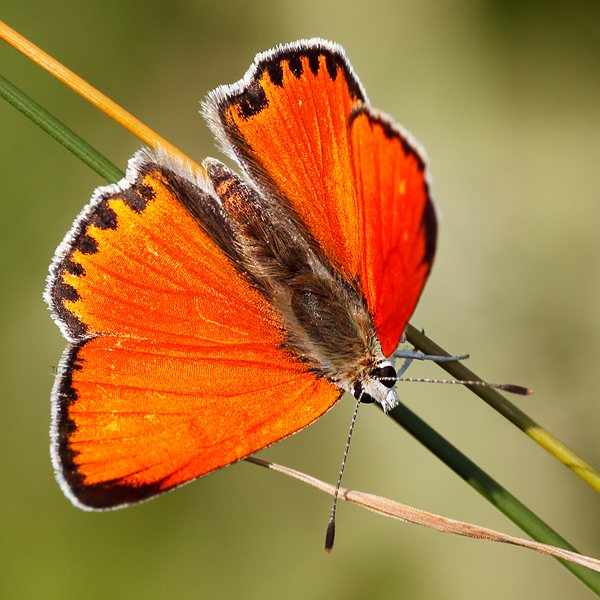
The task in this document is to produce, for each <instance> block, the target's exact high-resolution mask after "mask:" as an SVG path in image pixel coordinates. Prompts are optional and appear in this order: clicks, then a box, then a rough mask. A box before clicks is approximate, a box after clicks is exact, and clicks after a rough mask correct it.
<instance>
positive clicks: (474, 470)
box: [388, 404, 600, 596]
mask: <svg viewBox="0 0 600 600" xmlns="http://www.w3.org/2000/svg"><path fill="white" fill-rule="evenodd" d="M388 414H389V416H390V417H391V418H392V419H394V421H396V422H397V423H398V424H399V425H401V426H402V427H404V429H406V431H408V432H409V433H410V434H411V435H412V436H413V437H415V438H416V439H417V440H419V442H421V443H422V444H423V445H424V446H425V447H426V448H427V449H428V450H430V451H431V452H433V453H434V454H435V455H436V456H437V457H438V458H439V459H440V460H442V461H443V462H444V463H445V464H446V465H447V466H448V467H450V468H451V469H452V470H453V471H454V472H455V473H456V474H457V475H458V476H459V477H462V478H463V479H464V480H465V481H466V482H467V483H468V484H469V485H470V486H471V487H473V488H474V489H475V490H477V491H478V492H479V493H480V494H481V495H482V496H483V497H484V498H485V499H486V500H488V501H489V502H491V503H492V504H493V505H494V506H495V507H496V508H497V509H498V510H499V511H501V512H502V513H504V514H505V515H506V516H507V517H508V518H509V519H510V520H511V521H513V523H515V524H516V525H518V526H519V527H520V528H521V529H522V530H523V531H524V532H525V533H527V534H528V535H530V536H531V537H532V538H533V539H534V540H537V541H538V542H543V543H545V544H551V545H553V546H558V547H559V548H565V549H567V550H572V551H573V552H578V551H577V550H576V549H575V548H574V547H573V546H571V544H569V543H568V542H567V541H566V540H565V539H564V538H562V537H561V536H560V535H559V534H558V533H556V531H554V530H553V529H552V528H551V527H549V526H548V525H546V523H544V521H542V520H541V519H540V518H539V517H538V516H537V515H535V514H534V513H533V512H532V511H531V510H529V509H528V508H527V507H526V506H525V505H524V504H523V503H521V502H520V501H519V500H517V498H515V497H514V496H513V495H512V494H511V493H510V492H508V491H507V490H506V489H505V488H503V487H502V486H501V485H500V484H499V483H498V482H497V481H495V480H494V479H492V478H491V477H490V476H489V475H488V474H487V473H485V471H483V470H482V469H480V468H479V467H478V466H477V465H476V464H475V463H474V462H473V461H471V460H470V459H469V458H467V457H466V456H465V455H464V454H463V453H462V452H460V450H458V449H457V448H456V447H455V446H453V445H452V444H451V443H450V442H448V441H447V440H446V439H445V438H443V437H442V436H441V435H440V434H439V433H437V432H436V431H435V430H434V429H433V428H431V427H430V426H429V425H427V423H425V421H423V420H422V419H421V418H420V417H418V416H417V415H416V414H415V413H413V412H412V411H411V410H410V409H409V408H407V407H406V406H404V405H403V404H400V405H399V406H398V407H396V408H394V409H393V410H391V411H390V412H389V413H388ZM557 560H559V559H557ZM559 562H561V563H562V564H563V565H564V566H565V567H566V568H567V569H569V571H571V572H572V573H573V574H574V575H575V577H577V578H578V579H580V580H581V581H582V582H583V583H584V584H585V585H587V586H588V587H589V588H590V589H591V590H593V591H594V592H595V593H596V595H598V596H600V573H596V572H595V571H590V570H589V569H586V568H585V567H581V566H579V565H574V564H573V563H570V562H567V561H563V560H559Z"/></svg>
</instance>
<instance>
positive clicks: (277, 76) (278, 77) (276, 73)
mask: <svg viewBox="0 0 600 600" xmlns="http://www.w3.org/2000/svg"><path fill="white" fill-rule="evenodd" d="M267 73H269V78H270V79H271V82H272V83H273V85H276V86H277V87H283V65H282V64H281V61H279V62H276V63H273V64H271V65H269V66H268V67H267Z"/></svg>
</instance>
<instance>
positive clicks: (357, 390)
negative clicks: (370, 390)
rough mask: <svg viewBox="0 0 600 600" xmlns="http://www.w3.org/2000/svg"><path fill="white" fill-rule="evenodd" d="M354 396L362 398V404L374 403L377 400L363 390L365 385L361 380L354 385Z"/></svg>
mask: <svg viewBox="0 0 600 600" xmlns="http://www.w3.org/2000/svg"><path fill="white" fill-rule="evenodd" d="M361 394H362V396H361ZM354 397H355V398H357V399H358V398H360V401H361V403H362V404H373V402H375V398H373V396H371V395H370V394H367V393H365V392H364V391H363V386H362V383H360V382H357V383H356V384H355V385H354Z"/></svg>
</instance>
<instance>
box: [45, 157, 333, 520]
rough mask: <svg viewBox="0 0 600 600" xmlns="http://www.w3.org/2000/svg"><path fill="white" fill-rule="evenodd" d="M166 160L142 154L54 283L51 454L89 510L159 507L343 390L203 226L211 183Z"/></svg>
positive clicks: (67, 252)
mask: <svg viewBox="0 0 600 600" xmlns="http://www.w3.org/2000/svg"><path fill="white" fill-rule="evenodd" d="M160 163H161V161H160V159H159V160H158V162H157V158H156V157H154V156H149V155H144V154H142V155H138V156H137V157H136V158H135V159H134V160H133V161H132V163H131V164H130V170H129V171H128V177H127V179H126V180H124V181H123V182H121V184H119V185H118V186H115V185H113V186H108V187H107V188H101V189H100V190H98V191H97V192H96V195H95V197H94V198H93V200H92V203H91V204H90V206H88V207H87V208H86V209H85V210H84V211H83V213H82V214H81V216H80V217H79V218H78V220H77V221H76V223H75V225H74V227H73V230H72V231H71V232H70V233H69V234H68V235H67V237H66V238H65V241H64V242H63V243H62V244H61V246H60V247H59V249H58V250H57V254H56V257H55V260H54V263H53V267H52V273H51V276H50V279H49V284H48V287H47V290H46V300H47V301H48V303H49V304H50V306H51V308H52V309H53V312H54V317H55V319H56V320H57V322H58V324H59V326H60V327H61V330H62V331H63V333H64V335H65V336H66V337H67V338H68V339H69V340H70V341H71V342H72V343H71V345H70V346H69V347H68V348H67V350H66V351H65V354H64V355H63V358H62V360H61V363H60V367H59V375H58V377H57V380H56V383H55V386H54V390H53V425H52V432H53V447H52V455H53V461H54V466H55V469H56V471H57V477H58V479H59V482H60V483H61V485H62V487H63V490H64V491H65V493H66V494H67V495H68V496H69V497H70V498H71V499H72V501H73V502H74V503H75V504H77V505H78V506H80V507H82V508H91V509H104V508H115V507H118V506H122V505H125V504H130V503H133V502H138V501H141V500H145V499H147V498H149V497H151V496H153V495H155V494H158V493H160V492H163V491H166V490H168V489H171V488H173V487H174V486H177V485H180V484H182V483H185V482H187V481H189V480H190V479H193V478H195V477H198V476H200V475H203V474H204V473H207V472H209V471H211V470H213V469H216V468H218V467H221V466H223V465H226V464H229V463H231V462H233V461H235V460H238V459H240V458H242V457H244V456H246V455H248V454H251V453H252V452H255V451H256V450H258V449H260V448H263V447H264V446H266V445H268V444H271V443H273V442H275V441H277V440H279V439H281V438H283V437H285V436H287V435H289V434H291V433H293V432H295V431H297V430H298V429H301V428H302V427H305V426H306V425H308V424H309V423H311V422H312V421H314V420H315V419H316V418H318V417H319V416H320V415H322V414H323V413H324V412H325V411H327V410H328V409H329V408H330V407H331V406H332V405H333V404H334V403H335V402H336V401H337V400H338V398H339V397H340V395H341V392H340V390H339V389H338V388H336V387H335V386H333V385H331V384H329V383H327V382H326V381H325V380H323V379H320V378H317V377H316V376H315V375H313V374H312V373H309V372H307V369H306V367H305V366H304V365H302V364H301V363H299V362H298V361H297V360H294V359H293V358H292V357H291V356H290V355H288V354H286V353H285V352H284V351H283V350H281V349H279V344H280V342H281V341H282V332H281V331H280V329H279V327H278V325H277V321H276V318H275V315H274V314H273V312H272V309H271V308H270V306H269V305H268V303H267V302H266V301H265V300H264V299H263V297H262V296H261V295H260V294H259V293H258V292H257V291H255V290H254V289H253V288H252V287H251V286H250V285H249V284H248V283H247V282H246V281H245V280H244V279H243V278H242V277H241V276H240V275H239V273H238V272H237V271H236V270H235V268H234V267H233V266H232V264H231V262H230V261H229V260H228V259H227V258H226V256H225V254H224V253H223V251H222V250H220V249H219V248H218V247H217V245H216V244H215V243H214V242H213V241H212V240H211V239H210V237H209V236H208V235H207V234H206V233H205V231H204V229H203V228H202V223H201V222H200V221H199V217H198V215H200V214H204V215H205V217H206V215H210V214H211V213H214V215H217V213H218V201H216V200H215V199H214V196H213V195H212V193H211V190H210V189H209V188H208V186H207V185H206V184H205V183H203V182H191V181H189V180H186V181H184V182H183V183H181V180H182V179H183V178H184V177H185V176H184V175H182V173H181V171H179V172H178V170H177V168H176V167H173V166H172V165H167V166H165V164H164V162H163V164H160ZM175 180H178V181H179V185H180V187H181V185H183V186H184V187H185V189H186V191H187V193H188V195H187V196H186V198H185V199H182V198H180V197H178V196H177V194H176V193H175V192H174V190H175V189H176V188H177V186H174V185H173V182H174V181H175ZM190 193H191V195H190ZM190 198H191V199H190ZM184 205H185V207H184ZM207 207H208V208H207ZM202 211H204V213H202ZM192 215H194V216H192ZM207 218H208V217H207ZM214 218H217V217H214ZM223 225H224V227H225V228H226V223H224V224H223ZM225 233H226V232H225Z"/></svg>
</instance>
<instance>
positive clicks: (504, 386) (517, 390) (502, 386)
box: [380, 377, 533, 396]
mask: <svg viewBox="0 0 600 600" xmlns="http://www.w3.org/2000/svg"><path fill="white" fill-rule="evenodd" d="M380 379H389V380H392V379H393V380H394V381H412V382H417V383H449V384H452V385H478V386H480V387H488V388H494V389H496V390H502V391H504V392H509V393H511V394H518V395H519V396H529V395H530V394H533V390H530V389H529V388H526V387H523V386H521V385H513V384H511V383H487V382H486V381H465V380H462V379H423V378H421V377H381V378H380Z"/></svg>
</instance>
